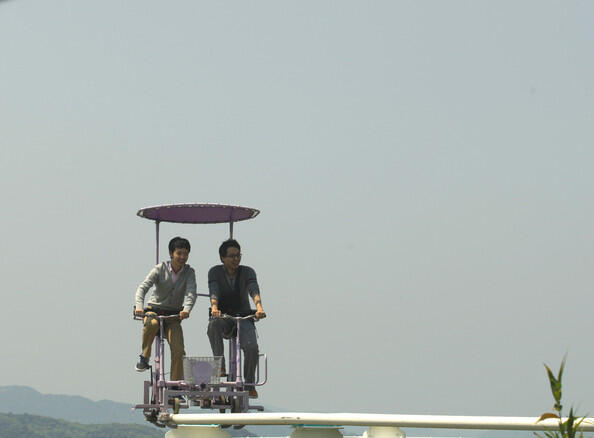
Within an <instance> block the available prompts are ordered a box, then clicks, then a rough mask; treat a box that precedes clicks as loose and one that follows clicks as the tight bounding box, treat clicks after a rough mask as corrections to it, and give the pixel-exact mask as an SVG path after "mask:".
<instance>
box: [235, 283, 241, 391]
mask: <svg viewBox="0 0 594 438" xmlns="http://www.w3.org/2000/svg"><path fill="white" fill-rule="evenodd" d="M235 281H239V280H238V279H235ZM240 326H241V320H240V319H238V320H237V342H235V367H236V368H235V369H236V370H237V373H236V376H237V378H236V379H235V381H236V382H237V383H241V380H242V379H241V377H242V376H241V342H240V340H239V339H240V338H239V335H240V333H239V332H240V330H241V327H240Z"/></svg>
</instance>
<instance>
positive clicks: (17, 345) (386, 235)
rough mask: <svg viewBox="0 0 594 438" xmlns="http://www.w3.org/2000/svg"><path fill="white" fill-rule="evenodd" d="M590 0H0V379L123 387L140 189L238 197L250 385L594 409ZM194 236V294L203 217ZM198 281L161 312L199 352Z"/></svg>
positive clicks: (447, 407) (142, 251) (293, 404)
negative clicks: (254, 364) (258, 308)
mask: <svg viewBox="0 0 594 438" xmlns="http://www.w3.org/2000/svg"><path fill="white" fill-rule="evenodd" d="M593 23H594V2H590V1H563V2H560V1H497V2H495V1H492V2H486V1H450V2H444V1H346V0H345V1H241V2H239V1H238V2H230V1H228V2H218V1H211V2H206V1H190V0H179V1H167V2H163V1H154V0H142V1H140V0H129V1H121V0H117V1H116V0H102V1H94V2H91V1H81V0H69V1H66V0H54V1H51V2H50V1H45V0H9V1H2V2H0V143H1V150H0V160H1V161H0V181H1V192H0V194H1V198H0V200H1V202H2V215H1V217H0V226H1V229H2V239H1V240H2V264H1V274H2V278H3V284H2V287H1V292H0V294H1V297H2V303H3V308H4V330H3V337H2V343H1V345H2V353H1V360H0V370H1V372H0V385H10V384H24V385H30V386H32V387H34V388H36V389H38V390H39V391H41V392H47V393H63V394H79V395H83V396H87V397H90V398H93V399H103V398H107V399H112V400H118V401H125V402H137V401H140V398H141V391H142V381H143V379H144V377H145V376H144V375H140V374H138V373H136V372H135V371H134V369H133V367H134V364H135V362H136V361H137V358H138V354H139V352H140V324H139V323H138V322H136V321H133V320H132V319H131V310H132V305H133V295H134V291H135V290H136V287H137V285H138V283H139V282H140V281H141V280H142V279H143V278H144V277H145V275H146V274H147V272H148V271H149V270H150V268H151V267H152V265H153V264H154V225H153V223H152V222H151V221H148V220H144V219H141V218H138V217H137V216H136V211H137V210H138V209H139V208H141V207H145V206H149V205H157V204H164V203H180V202H214V203H229V204H239V205H244V206H248V207H254V208H258V209H260V210H261V214H260V216H258V217H257V218H256V219H255V220H253V221H249V222H242V223H239V224H237V225H236V228H235V230H236V237H237V238H238V239H239V240H240V242H241V243H242V244H243V253H244V259H243V263H245V264H247V265H250V266H252V267H254V268H255V269H256V271H257V273H258V276H259V281H260V286H261V289H262V298H263V304H264V308H265V310H266V311H267V313H268V314H269V318H268V319H266V320H264V321H262V322H261V323H259V324H258V331H259V334H260V347H261V350H262V351H264V352H266V353H267V354H268V356H269V367H270V370H269V383H268V384H267V385H266V386H265V387H264V388H263V389H262V390H261V391H260V394H261V397H260V401H261V402H262V403H264V404H266V405H272V406H276V407H281V408H285V409H290V410H312V411H313V410H321V411H330V412H345V411H355V412H356V411H360V412H384V413H400V414H407V413H410V414H423V413H432V414H467V415H522V416H523V415H538V414H540V413H542V412H543V411H545V410H548V409H550V408H551V406H552V403H551V400H552V399H551V397H550V394H549V388H548V383H547V380H546V377H545V373H544V368H543V365H542V364H543V362H546V363H549V364H551V365H552V366H553V367H554V368H557V367H558V364H559V362H560V361H561V358H562V357H563V355H564V354H565V353H566V352H567V353H568V365H567V368H566V378H565V382H566V388H565V392H564V396H566V397H567V403H566V404H567V405H568V404H569V402H570V401H571V402H574V403H575V404H576V405H577V406H578V407H579V411H580V412H582V413H588V412H589V413H590V414H591V413H592V412H594V375H593V372H592V360H593V359H594V343H593V341H592V335H593V334H594V317H593V313H592V312H593V309H594V298H593V283H594V282H593V274H592V272H593V264H594V263H593V262H594V259H593V251H594V227H593V223H594V221H593V218H594V202H593V200H594V177H593V168H594V148H593V145H594V26H593ZM178 234H181V235H183V236H186V237H188V238H189V239H190V241H191V243H192V245H193V246H192V252H191V254H190V260H189V263H190V264H191V265H192V266H193V267H195V268H196V269H197V272H198V283H199V289H200V290H201V291H202V292H205V291H206V289H207V285H206V272H207V270H208V268H209V267H210V266H212V265H213V264H216V263H218V262H219V260H218V255H217V248H218V245H219V243H220V242H221V241H222V240H224V239H225V238H226V237H227V228H226V226H224V225H210V226H191V225H184V226H181V225H173V224H163V226H162V233H161V242H162V245H166V243H167V242H168V240H169V239H170V238H171V237H173V236H175V235H178ZM207 308H208V300H207V299H205V298H202V299H200V300H199V301H198V303H197V305H196V307H195V309H194V311H193V313H192V315H191V318H190V319H189V320H188V321H185V322H184V323H183V327H184V332H185V338H186V351H187V353H188V355H192V356H204V355H210V348H209V345H208V341H207V337H206V323H207Z"/></svg>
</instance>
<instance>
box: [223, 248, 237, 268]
mask: <svg viewBox="0 0 594 438" xmlns="http://www.w3.org/2000/svg"><path fill="white" fill-rule="evenodd" d="M221 261H222V262H223V266H225V269H227V270H231V271H235V270H236V269H237V267H238V266H239V262H240V261H241V254H240V253H239V249H237V248H233V247H231V248H227V255H226V256H225V257H221Z"/></svg>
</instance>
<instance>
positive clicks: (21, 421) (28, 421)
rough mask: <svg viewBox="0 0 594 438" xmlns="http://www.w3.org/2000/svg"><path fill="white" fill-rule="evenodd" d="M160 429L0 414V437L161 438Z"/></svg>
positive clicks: (161, 432)
mask: <svg viewBox="0 0 594 438" xmlns="http://www.w3.org/2000/svg"><path fill="white" fill-rule="evenodd" d="M163 435H164V431H163V429H157V428H155V427H149V426H140V425H138V424H80V423H73V422H70V421H65V420H57V419H55V418H48V417H41V416H38V415H28V414H22V415H14V414H0V438H18V437H27V438H83V437H84V438H163Z"/></svg>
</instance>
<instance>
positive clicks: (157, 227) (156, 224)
mask: <svg viewBox="0 0 594 438" xmlns="http://www.w3.org/2000/svg"><path fill="white" fill-rule="evenodd" d="M155 227H156V234H157V245H156V247H157V257H156V260H155V265H158V264H159V221H155Z"/></svg>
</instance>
